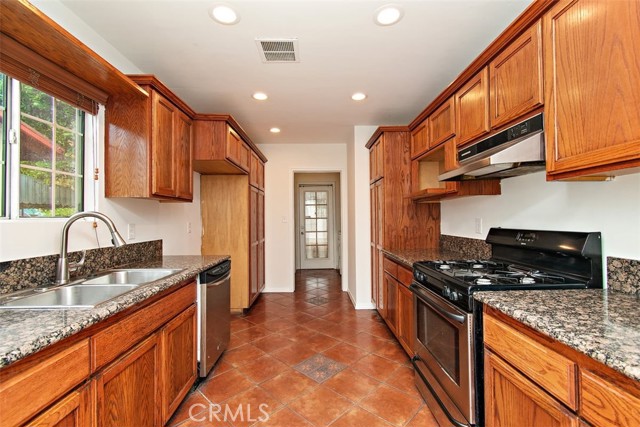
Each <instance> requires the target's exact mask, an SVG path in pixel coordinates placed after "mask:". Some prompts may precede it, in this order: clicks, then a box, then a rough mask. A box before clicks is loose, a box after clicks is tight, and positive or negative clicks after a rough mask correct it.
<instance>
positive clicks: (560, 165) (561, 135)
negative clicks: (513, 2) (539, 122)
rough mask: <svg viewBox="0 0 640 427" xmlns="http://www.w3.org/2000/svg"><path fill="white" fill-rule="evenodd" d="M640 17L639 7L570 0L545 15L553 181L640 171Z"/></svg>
mask: <svg viewBox="0 0 640 427" xmlns="http://www.w3.org/2000/svg"><path fill="white" fill-rule="evenodd" d="M638 15H640V3H638V2H636V1H608V2H602V1H596V0H572V1H569V0H562V1H559V2H557V3H556V4H555V5H554V6H553V8H551V10H549V12H548V13H547V14H546V15H545V16H544V18H543V24H544V25H543V27H544V34H543V36H544V37H543V44H544V79H545V139H546V156H547V159H546V160H547V177H548V179H551V180H555V179H565V178H574V177H580V176H584V175H612V174H616V173H618V172H619V171H620V170H621V169H625V168H626V169H628V170H627V172H630V171H633V170H629V168H637V167H639V166H640V108H638V105H640V85H638V81H640V60H638V52H640V25H639V24H638ZM635 170H637V169H635Z"/></svg>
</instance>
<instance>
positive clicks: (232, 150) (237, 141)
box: [226, 125, 242, 166]
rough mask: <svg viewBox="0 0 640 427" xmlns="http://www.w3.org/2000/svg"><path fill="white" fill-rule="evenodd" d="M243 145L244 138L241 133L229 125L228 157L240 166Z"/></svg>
mask: <svg viewBox="0 0 640 427" xmlns="http://www.w3.org/2000/svg"><path fill="white" fill-rule="evenodd" d="M241 145H242V139H241V138H240V135H238V133H237V132H236V131H235V130H233V129H232V128H231V126H229V125H227V150H226V157H227V159H229V160H231V161H232V162H233V163H235V164H236V165H238V166H240V146H241Z"/></svg>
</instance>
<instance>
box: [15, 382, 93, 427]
mask: <svg viewBox="0 0 640 427" xmlns="http://www.w3.org/2000/svg"><path fill="white" fill-rule="evenodd" d="M27 425H28V426H29V427H86V426H90V425H92V422H91V400H90V398H89V386H88V385H85V386H83V387H81V388H80V389H78V390H75V391H72V392H70V393H69V394H67V396H66V397H64V398H62V399H61V400H60V401H59V402H58V403H56V404H55V405H53V406H52V407H51V408H49V409H47V410H46V411H44V412H43V413H42V414H40V416H38V417H37V418H36V419H34V420H33V421H31V422H29V423H28V424H27Z"/></svg>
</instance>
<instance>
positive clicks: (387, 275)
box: [378, 256, 414, 357]
mask: <svg viewBox="0 0 640 427" xmlns="http://www.w3.org/2000/svg"><path fill="white" fill-rule="evenodd" d="M382 264H383V270H384V273H383V285H382V286H383V288H384V289H383V293H384V299H385V301H386V306H385V310H382V311H380V310H379V311H378V312H379V313H380V316H382V318H383V319H384V320H385V322H386V323H387V326H388V327H389V329H390V330H391V332H393V334H394V335H395V337H396V339H397V340H398V342H399V343H400V345H401V346H402V348H403V349H404V350H405V351H406V352H407V354H408V355H409V356H410V357H411V356H413V340H414V337H413V333H414V312H413V311H414V308H413V307H414V306H413V293H412V292H411V291H410V290H409V286H410V285H411V282H412V279H413V273H412V272H411V270H409V269H407V268H405V267H404V266H402V265H399V264H398V263H396V262H395V261H393V260H392V259H391V258H388V257H386V256H384V257H383V259H382Z"/></svg>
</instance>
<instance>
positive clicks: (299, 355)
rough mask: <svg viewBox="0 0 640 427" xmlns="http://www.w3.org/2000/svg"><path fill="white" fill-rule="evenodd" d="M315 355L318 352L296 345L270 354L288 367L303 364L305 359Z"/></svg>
mask: <svg viewBox="0 0 640 427" xmlns="http://www.w3.org/2000/svg"><path fill="white" fill-rule="evenodd" d="M315 353H316V352H315V351H313V350H311V349H310V348H306V347H305V346H303V345H300V344H294V345H290V346H289V347H286V348H283V349H282V350H278V351H274V352H271V353H269V354H270V355H271V356H273V357H275V358H276V359H278V360H280V361H282V362H284V363H286V364H287V365H289V366H293V365H297V364H298V363H300V362H302V361H303V360H304V359H306V358H308V357H311V356H313V355H314V354H315Z"/></svg>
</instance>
